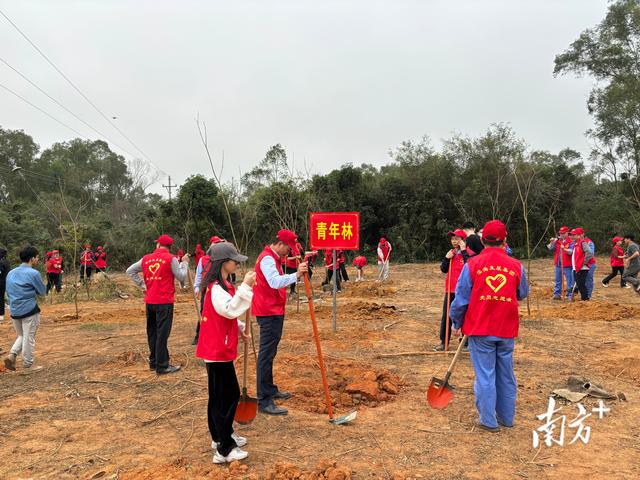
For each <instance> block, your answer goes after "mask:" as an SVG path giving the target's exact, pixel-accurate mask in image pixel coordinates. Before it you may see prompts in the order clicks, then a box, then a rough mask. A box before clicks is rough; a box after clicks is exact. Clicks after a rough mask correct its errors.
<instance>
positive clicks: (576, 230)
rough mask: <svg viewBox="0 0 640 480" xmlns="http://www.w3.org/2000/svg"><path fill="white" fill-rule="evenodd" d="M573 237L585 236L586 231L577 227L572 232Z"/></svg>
mask: <svg viewBox="0 0 640 480" xmlns="http://www.w3.org/2000/svg"><path fill="white" fill-rule="evenodd" d="M571 235H584V229H583V228H581V227H576V228H574V229H573V230H571Z"/></svg>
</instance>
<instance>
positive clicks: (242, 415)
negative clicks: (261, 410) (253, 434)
mask: <svg viewBox="0 0 640 480" xmlns="http://www.w3.org/2000/svg"><path fill="white" fill-rule="evenodd" d="M257 414H258V399H257V398H251V397H249V396H246V395H243V396H241V397H240V401H239V402H238V407H237V408H236V416H235V418H234V419H235V421H236V422H238V423H239V424H240V425H247V424H249V423H251V422H253V420H254V419H255V418H256V415H257Z"/></svg>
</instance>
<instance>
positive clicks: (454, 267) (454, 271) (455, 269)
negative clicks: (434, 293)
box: [444, 247, 473, 293]
mask: <svg viewBox="0 0 640 480" xmlns="http://www.w3.org/2000/svg"><path fill="white" fill-rule="evenodd" d="M456 252H457V253H456V254H455V256H454V257H453V258H452V259H451V267H450V268H449V271H448V272H447V276H446V277H445V279H444V291H445V292H451V293H455V291H456V285H457V283H458V279H459V278H460V274H461V273H462V267H464V259H463V258H462V252H461V251H460V250H458V249H456ZM467 253H468V254H469V255H473V251H472V250H471V249H470V248H469V247H467ZM449 277H451V278H449Z"/></svg>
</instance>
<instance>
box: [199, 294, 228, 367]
mask: <svg viewBox="0 0 640 480" xmlns="http://www.w3.org/2000/svg"><path fill="white" fill-rule="evenodd" d="M214 285H215V284H210V285H209V286H208V287H207V289H206V291H205V298H204V308H203V309H202V321H201V322H200V336H199V338H198V346H197V347H196V357H198V358H202V359H203V360H213V361H216V362H232V361H234V360H235V359H236V358H237V357H238V319H237V318H233V319H229V318H225V317H223V316H222V315H220V314H218V312H216V310H215V308H213V302H212V301H211V289H212V288H213V286H214ZM225 285H226V287H227V290H228V291H229V295H231V296H232V297H233V296H234V295H235V294H236V289H235V287H234V286H233V285H232V284H231V283H228V282H226V284H225Z"/></svg>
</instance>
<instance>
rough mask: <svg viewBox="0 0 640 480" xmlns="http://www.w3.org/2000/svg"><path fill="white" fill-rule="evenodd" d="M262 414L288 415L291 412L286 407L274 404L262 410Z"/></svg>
mask: <svg viewBox="0 0 640 480" xmlns="http://www.w3.org/2000/svg"><path fill="white" fill-rule="evenodd" d="M260 413H266V414H267V415H287V414H288V413H289V411H288V410H287V409H286V408H284V407H279V406H278V405H276V404H274V403H272V404H271V405H268V406H266V407H264V408H261V409H260Z"/></svg>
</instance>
